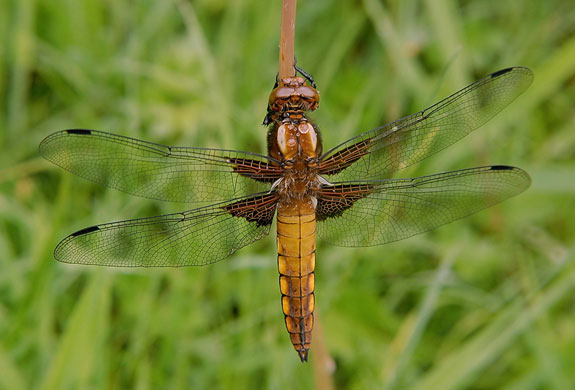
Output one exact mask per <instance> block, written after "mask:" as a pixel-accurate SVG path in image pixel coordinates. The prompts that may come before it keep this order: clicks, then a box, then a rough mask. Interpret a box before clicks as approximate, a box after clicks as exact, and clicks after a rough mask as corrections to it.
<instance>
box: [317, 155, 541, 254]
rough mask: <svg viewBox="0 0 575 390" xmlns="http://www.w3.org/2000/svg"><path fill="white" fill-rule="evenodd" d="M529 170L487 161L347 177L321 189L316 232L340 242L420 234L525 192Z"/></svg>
mask: <svg viewBox="0 0 575 390" xmlns="http://www.w3.org/2000/svg"><path fill="white" fill-rule="evenodd" d="M530 182H531V181H530V178H529V175H528V174H527V173H526V172H525V171H523V170H521V169H519V168H514V167H509V166H487V167H479V168H471V169H463V170H459V171H452V172H444V173H440V174H436V175H429V176H422V177H417V178H413V179H393V180H380V181H368V182H346V183H339V184H337V185H334V186H328V187H325V188H323V189H322V190H321V194H320V196H319V199H318V205H317V210H316V213H317V218H318V221H320V223H319V224H318V226H317V233H318V235H319V236H320V237H321V238H322V239H323V240H325V241H326V242H328V243H330V244H334V245H340V246H370V245H381V244H385V243H388V242H392V241H397V240H402V239H404V238H407V237H410V236H413V235H416V234H419V233H423V232H425V231H428V230H431V229H433V228H436V227H438V226H441V225H443V224H446V223H448V222H451V221H454V220H457V219H459V218H463V217H465V216H468V215H471V214H473V213H476V212H478V211H480V210H483V209H485V208H487V207H490V206H493V205H494V204H496V203H499V202H501V201H503V200H505V199H507V198H510V197H512V196H515V195H517V194H519V193H521V192H523V191H525V190H526V189H527V188H528V187H529V185H530Z"/></svg>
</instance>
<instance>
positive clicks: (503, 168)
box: [491, 165, 515, 171]
mask: <svg viewBox="0 0 575 390" xmlns="http://www.w3.org/2000/svg"><path fill="white" fill-rule="evenodd" d="M513 169H515V168H513V167H510V166H509V165H493V166H492V167H491V170H492V171H511V170H513Z"/></svg>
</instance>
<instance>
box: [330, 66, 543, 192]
mask: <svg viewBox="0 0 575 390" xmlns="http://www.w3.org/2000/svg"><path fill="white" fill-rule="evenodd" d="M532 81H533V73H532V72H531V70H529V69H528V68H523V67H514V68H507V69H503V70H500V71H498V72H495V73H492V74H490V75H488V76H486V77H484V78H483V79H481V80H479V81H477V82H475V83H473V84H471V85H469V86H468V87H466V88H464V89H462V90H460V91H459V92H456V93H454V94H453V95H451V96H449V97H448V98H446V99H444V100H442V101H440V102H439V103H436V104H435V105H433V106H431V107H429V108H427V109H425V110H423V111H420V112H418V113H416V114H413V115H410V116H407V117H405V118H402V119H399V120H397V121H395V122H392V123H389V124H387V125H385V126H383V127H379V128H377V129H374V130H371V131H369V132H367V133H364V134H361V135H359V136H357V137H354V138H352V139H350V140H348V141H346V142H344V143H343V144H341V145H339V146H337V147H335V148H334V149H332V150H330V151H328V152H327V153H325V155H324V156H322V158H321V159H320V165H319V166H320V168H319V169H320V173H321V174H322V175H327V176H329V180H330V181H331V182H338V181H349V180H357V179H384V178H388V177H389V176H390V174H391V173H392V172H394V171H397V170H399V169H402V168H405V167H407V166H409V165H411V164H414V163H416V162H418V161H421V160H423V159H424V158H426V157H429V156H431V155H432V154H435V153H437V152H439V151H440V150H442V149H444V148H446V147H447V146H449V145H451V144H453V143H455V142H457V141H458V140H460V139H461V138H463V137H465V136H466V135H468V134H469V133H471V132H472V131H473V130H475V129H477V128H478V127H480V126H482V125H483V124H484V123H486V122H487V121H489V120H490V119H491V118H493V117H494V116H495V115H496V114H497V113H499V112H500V111H501V110H503V109H504V108H505V107H506V106H507V105H508V104H509V103H511V102H512V101H513V100H515V99H516V98H517V97H518V96H519V95H521V93H523V91H525V90H526V89H527V88H528V87H529V85H530V84H531V82H532Z"/></svg>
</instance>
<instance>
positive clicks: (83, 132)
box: [66, 129, 92, 135]
mask: <svg viewBox="0 0 575 390" xmlns="http://www.w3.org/2000/svg"><path fill="white" fill-rule="evenodd" d="M66 133H68V134H79V135H90V134H92V130H84V129H71V130H66Z"/></svg>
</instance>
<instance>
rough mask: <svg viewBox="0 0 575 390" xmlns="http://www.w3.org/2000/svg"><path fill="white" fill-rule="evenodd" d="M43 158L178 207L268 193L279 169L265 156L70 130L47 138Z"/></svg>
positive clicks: (97, 181) (135, 193)
mask: <svg viewBox="0 0 575 390" xmlns="http://www.w3.org/2000/svg"><path fill="white" fill-rule="evenodd" d="M39 151H40V154H41V155H42V156H43V157H44V158H46V159H47V160H50V161H51V162H53V163H54V164H56V165H59V166H60V167H62V168H64V169H66V170H68V171H70V172H72V173H74V174H75V175H78V176H80V177H83V178H85V179H88V180H91V181H93V182H96V183H99V184H102V185H105V186H108V187H111V188H115V189H118V190H120V191H124V192H127V193H129V194H133V195H138V196H142V197H145V198H151V199H159V200H167V201H174V202H206V201H217V200H225V199H230V198H236V197H241V196H245V195H248V194H251V193H257V192H262V191H265V190H268V189H269V188H270V185H271V183H273V181H274V180H275V179H277V178H278V177H279V170H278V168H277V166H276V165H274V164H272V162H271V160H270V159H269V158H268V157H266V156H262V155H258V154H253V153H247V152H238V151H233V150H219V149H202V148H182V147H173V146H164V145H159V144H154V143H151V142H146V141H140V140H137V139H133V138H129V137H123V136H119V135H114V134H110V133H104V132H100V131H95V130H64V131H59V132H57V133H54V134H51V135H49V136H48V137H46V138H45V139H44V140H43V141H42V143H41V144H40V147H39Z"/></svg>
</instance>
